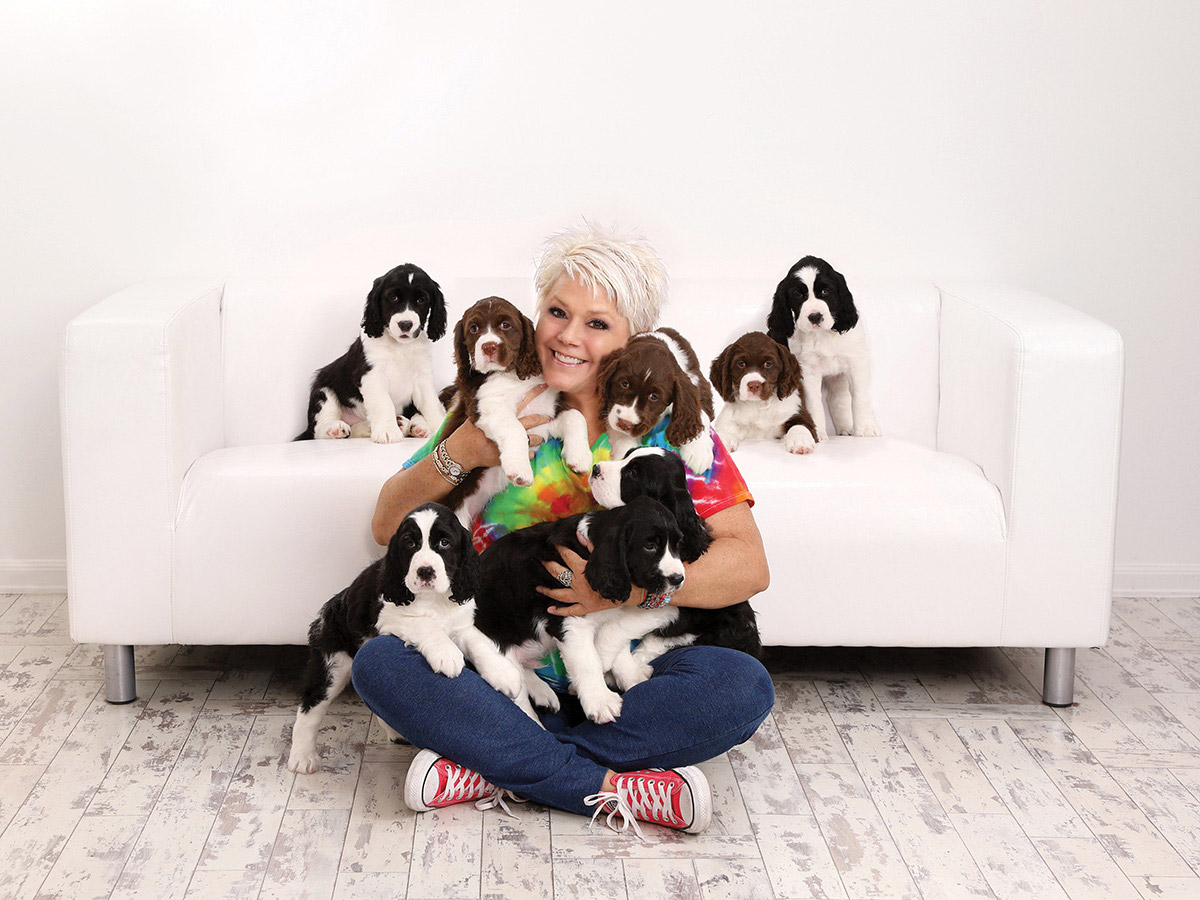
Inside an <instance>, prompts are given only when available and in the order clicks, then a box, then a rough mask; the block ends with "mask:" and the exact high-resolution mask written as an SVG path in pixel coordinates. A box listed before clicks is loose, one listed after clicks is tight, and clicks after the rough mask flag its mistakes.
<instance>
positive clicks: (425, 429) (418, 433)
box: [404, 413, 433, 438]
mask: <svg viewBox="0 0 1200 900" xmlns="http://www.w3.org/2000/svg"><path fill="white" fill-rule="evenodd" d="M404 433H405V434H407V435H408V436H409V437H415V438H427V437H429V435H431V434H433V432H432V431H430V430H429V423H428V422H426V421H425V417H424V416H422V415H421V414H420V413H418V414H417V415H415V416H413V417H412V418H411V419H409V420H408V427H407V428H405V429H404Z"/></svg>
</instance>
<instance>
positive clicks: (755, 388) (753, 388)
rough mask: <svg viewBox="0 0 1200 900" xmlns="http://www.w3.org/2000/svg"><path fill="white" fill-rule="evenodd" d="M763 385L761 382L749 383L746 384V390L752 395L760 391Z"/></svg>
mask: <svg viewBox="0 0 1200 900" xmlns="http://www.w3.org/2000/svg"><path fill="white" fill-rule="evenodd" d="M762 386H763V383H762V382H761V381H751V382H748V383H747V384H746V390H748V391H749V392H750V393H752V394H757V393H758V392H759V391H761V390H762Z"/></svg>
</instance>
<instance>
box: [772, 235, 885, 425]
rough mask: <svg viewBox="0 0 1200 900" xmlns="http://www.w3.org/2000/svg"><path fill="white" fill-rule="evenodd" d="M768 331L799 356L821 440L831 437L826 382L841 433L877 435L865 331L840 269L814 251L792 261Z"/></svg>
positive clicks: (806, 399) (806, 401)
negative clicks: (823, 399)
mask: <svg viewBox="0 0 1200 900" xmlns="http://www.w3.org/2000/svg"><path fill="white" fill-rule="evenodd" d="M767 334H769V335H770V336H771V337H772V338H774V339H775V340H776V341H778V342H779V343H780V344H783V345H784V346H785V347H787V348H788V349H790V350H791V351H792V353H794V354H795V355H796V358H797V359H798V360H799V361H800V371H801V373H802V389H803V391H804V405H805V407H806V408H807V409H808V412H809V414H810V415H812V418H813V423H814V425H815V426H816V437H817V439H818V440H822V441H823V440H825V439H826V438H827V437H828V436H829V434H828V430H827V429H826V426H825V408H824V406H823V405H822V402H821V399H822V398H821V395H822V386H823V387H824V393H825V396H826V397H827V399H828V400H829V413H830V415H831V416H832V418H833V427H834V430H835V431H836V432H837V433H838V434H854V435H858V436H860V437H878V436H879V434H880V431H879V423H878V422H876V421H875V410H874V408H873V407H872V405H871V358H870V356H869V355H868V353H867V340H866V335H865V334H864V332H863V329H862V327H861V326H859V323H858V310H857V308H856V307H855V305H854V297H853V296H852V295H851V294H850V289H849V288H848V287H847V286H846V279H845V278H843V277H842V274H841V273H840V272H838V271H836V270H835V269H834V268H833V266H831V265H829V263H827V262H825V260H823V259H817V258H816V257H815V256H806V257H804V258H803V259H802V260H800V261H799V262H798V263H796V264H795V265H794V266H792V268H791V269H790V270H788V273H787V277H785V278H784V279H783V281H781V282H779V286H778V287H777V288H776V289H775V299H774V301H773V303H772V306H771V314H770V315H769V316H768V317H767Z"/></svg>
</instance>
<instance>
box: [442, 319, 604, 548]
mask: <svg viewBox="0 0 1200 900" xmlns="http://www.w3.org/2000/svg"><path fill="white" fill-rule="evenodd" d="M454 359H455V362H456V363H457V365H458V379H457V381H456V382H455V398H456V399H455V400H454V403H453V406H452V407H451V409H450V416H449V419H448V421H447V422H446V427H445V428H444V429H443V433H444V434H447V435H449V434H453V433H454V431H455V429H457V428H458V427H459V426H460V425H462V424H463V422H465V421H466V420H467V419H470V420H471V421H473V422H474V423H475V424H476V425H478V426H479V429H480V430H481V431H482V432H483V433H484V434H485V435H487V436H488V437H489V438H491V440H492V441H494V442H495V444H496V446H497V447H498V448H499V449H500V465H499V466H498V467H493V468H491V469H476V470H475V471H473V472H471V473H470V474H469V475H468V476H467V477H466V479H465V480H464V481H463V482H462V483H461V484H459V485H458V486H456V487H455V488H454V489H453V490H451V492H450V493H449V494H448V495H447V496H446V497H444V498H443V500H442V502H443V503H445V504H446V506H449V507H450V508H451V509H453V510H454V511H455V512H456V513H458V516H459V519H460V520H461V521H462V522H463V524H464V525H467V526H468V527H470V523H471V522H472V521H474V519H475V516H477V515H478V514H479V512H480V510H482V509H483V507H484V506H485V505H486V504H487V502H488V500H490V499H491V498H492V497H493V496H494V495H495V494H497V493H499V492H500V491H501V490H503V489H504V488H505V487H506V486H507V485H508V483H509V482H512V483H513V484H518V485H523V486H527V485H530V484H532V483H533V467H532V466H531V465H530V462H529V435H530V434H535V435H537V436H538V437H541V438H542V439H543V440H544V439H545V438H546V437H556V438H561V439H562V442H563V451H562V455H563V460H564V461H565V462H566V463H567V465H568V466H570V467H571V468H572V469H574V470H575V471H576V472H580V473H583V472H587V471H588V470H589V469H590V468H591V465H592V448H591V445H590V443H589V441H588V427H587V420H586V419H585V418H584V417H583V413H581V412H579V411H578V410H575V409H570V408H569V407H567V406H565V405H564V404H563V402H562V399H561V396H560V395H559V393H558V392H557V391H554V390H550V389H547V390H545V391H542V393H540V394H538V396H537V397H535V398H534V399H533V400H532V401H531V402H530V403H528V404H527V405H526V406H525V407H524V409H522V410H521V413H520V415H521V416H528V415H534V414H541V415H545V416H548V417H549V418H550V420H551V421H550V423H549V424H547V425H542V426H539V427H538V428H534V429H532V431H529V432H527V431H526V430H525V427H524V426H523V425H522V424H521V422H520V419H519V418H518V414H517V405H518V403H520V401H521V399H522V398H523V397H524V396H525V395H526V394H527V393H528V392H529V391H530V390H531V389H532V388H534V387H535V386H536V385H538V384H544V383H545V382H544V380H543V379H542V368H541V363H540V362H539V361H538V356H537V349H536V348H535V346H534V328H533V322H531V321H530V320H529V318H528V317H527V316H525V315H524V314H523V313H522V312H521V311H520V310H519V309H517V308H516V307H515V306H513V304H511V303H509V302H508V301H507V300H505V299H503V298H501V297H485V298H484V299H482V300H480V301H478V302H477V303H475V304H474V305H473V306H471V308H470V309H468V310H467V311H466V312H465V313H464V314H463V317H462V318H461V319H459V321H458V324H457V325H455V326H454Z"/></svg>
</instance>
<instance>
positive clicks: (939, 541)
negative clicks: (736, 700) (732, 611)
mask: <svg viewBox="0 0 1200 900" xmlns="http://www.w3.org/2000/svg"><path fill="white" fill-rule="evenodd" d="M734 461H735V462H736V463H737V464H738V466H739V468H741V470H742V474H743V475H744V476H745V477H746V480H747V482H748V483H749V485H750V490H751V491H752V492H753V494H754V498H755V507H754V517H755V520H756V522H757V523H758V527H759V530H760V531H761V532H762V535H763V540H764V543H765V546H766V552H767V560H768V563H769V565H770V568H771V587H770V588H769V589H768V590H767V591H766V592H765V593H764V594H761V595H759V596H758V597H757V598H755V599H754V600H753V601H752V602H753V604H754V607H755V609H756V610H758V613H759V622H760V626H761V630H762V633H763V638H764V641H765V642H766V643H768V644H786V645H791V646H807V645H825V646H830V645H839V644H851V645H855V646H951V645H954V646H974V645H981V646H993V645H996V644H998V643H999V642H1000V632H1001V621H1002V617H1003V600H1004V575H1005V521H1004V511H1003V508H1002V506H1001V499H1000V494H999V491H998V490H997V489H996V487H995V486H994V485H992V484H991V483H990V482H989V481H988V480H987V479H986V478H985V477H984V476H983V473H982V471H981V470H980V469H979V467H978V466H976V465H974V464H973V463H971V462H969V461H967V460H965V459H963V458H961V457H958V456H952V455H950V454H946V453H938V452H937V451H934V450H930V449H928V448H926V447H923V446H920V445H918V444H914V443H909V442H906V441H900V440H895V439H892V438H887V437H884V438H852V437H834V438H831V439H830V440H829V441H827V442H823V443H821V444H819V445H818V446H817V448H816V450H815V451H814V452H813V453H811V454H807V455H805V456H793V455H791V454H789V453H787V452H786V451H785V450H784V449H783V445H782V443H781V442H778V441H771V442H756V443H747V444H743V445H742V446H741V447H740V448H739V449H738V450H737V452H736V453H735V454H734Z"/></svg>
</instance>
